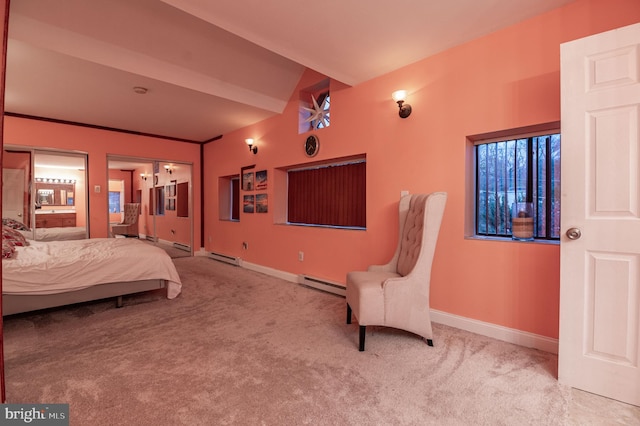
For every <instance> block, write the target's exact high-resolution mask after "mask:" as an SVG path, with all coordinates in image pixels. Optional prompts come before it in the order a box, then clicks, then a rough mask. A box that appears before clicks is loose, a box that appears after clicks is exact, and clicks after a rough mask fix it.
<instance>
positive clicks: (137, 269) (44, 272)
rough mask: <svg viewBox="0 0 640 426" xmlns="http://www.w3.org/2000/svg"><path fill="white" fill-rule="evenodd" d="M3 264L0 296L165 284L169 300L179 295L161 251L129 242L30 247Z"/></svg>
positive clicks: (97, 240) (88, 241) (107, 240)
mask: <svg viewBox="0 0 640 426" xmlns="http://www.w3.org/2000/svg"><path fill="white" fill-rule="evenodd" d="M29 243H30V245H29V246H27V247H16V253H15V254H14V257H13V258H11V259H3V260H2V292H3V293H7V294H53V293H62V292H67V291H73V290H80V289H83V288H88V287H91V286H93V285H96V284H106V283H113V282H126V281H138V280H149V279H164V280H167V282H168V288H167V297H168V298H169V299H173V298H175V297H176V296H178V294H180V291H181V289H182V284H181V282H180V276H179V275H178V272H177V271H176V268H175V266H174V264H173V261H172V260H171V258H170V257H169V255H168V254H167V253H166V252H165V251H164V250H162V249H161V248H158V247H155V246H152V245H150V244H147V243H144V242H142V241H140V240H137V239H129V238H94V239H85V240H73V241H50V242H41V241H30V242H29Z"/></svg>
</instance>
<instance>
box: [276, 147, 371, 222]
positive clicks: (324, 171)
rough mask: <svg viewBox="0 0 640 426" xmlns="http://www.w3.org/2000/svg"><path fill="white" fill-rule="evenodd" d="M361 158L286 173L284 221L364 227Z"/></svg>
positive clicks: (364, 197) (364, 186)
mask: <svg viewBox="0 0 640 426" xmlns="http://www.w3.org/2000/svg"><path fill="white" fill-rule="evenodd" d="M366 171H367V163H366V162H365V160H364V159H358V160H355V161H348V162H342V163H333V164H325V165H321V166H315V167H313V168H304V169H295V170H289V171H288V173H287V178H288V188H289V189H288V200H287V201H288V204H287V206H288V211H287V222H288V223H292V224H300V225H323V226H336V227H354V228H365V227H366Z"/></svg>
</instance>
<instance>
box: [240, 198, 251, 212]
mask: <svg viewBox="0 0 640 426" xmlns="http://www.w3.org/2000/svg"><path fill="white" fill-rule="evenodd" d="M242 211H243V212H244V213H253V211H254V196H253V195H245V196H244V197H243V200H242Z"/></svg>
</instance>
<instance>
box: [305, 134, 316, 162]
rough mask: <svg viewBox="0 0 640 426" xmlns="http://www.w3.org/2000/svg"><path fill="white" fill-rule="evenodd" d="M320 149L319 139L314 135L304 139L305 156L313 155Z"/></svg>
mask: <svg viewBox="0 0 640 426" xmlns="http://www.w3.org/2000/svg"><path fill="white" fill-rule="evenodd" d="M319 149H320V140H319V139H318V137H317V136H316V135H310V136H309V137H307V140H306V141H304V152H305V154H307V157H314V156H315V155H316V154H317V153H318V150H319Z"/></svg>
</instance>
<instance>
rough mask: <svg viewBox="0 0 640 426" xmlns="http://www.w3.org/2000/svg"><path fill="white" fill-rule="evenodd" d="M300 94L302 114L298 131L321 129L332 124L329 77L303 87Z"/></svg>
mask: <svg viewBox="0 0 640 426" xmlns="http://www.w3.org/2000/svg"><path fill="white" fill-rule="evenodd" d="M299 96H300V103H299V105H300V115H299V122H298V133H305V132H308V131H312V130H319V129H324V128H326V127H329V125H330V124H331V119H330V116H331V113H330V111H331V97H330V96H329V79H325V80H322V81H320V82H318V83H317V84H315V85H313V86H311V87H307V88H306V89H303V90H301V91H300V93H299Z"/></svg>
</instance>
